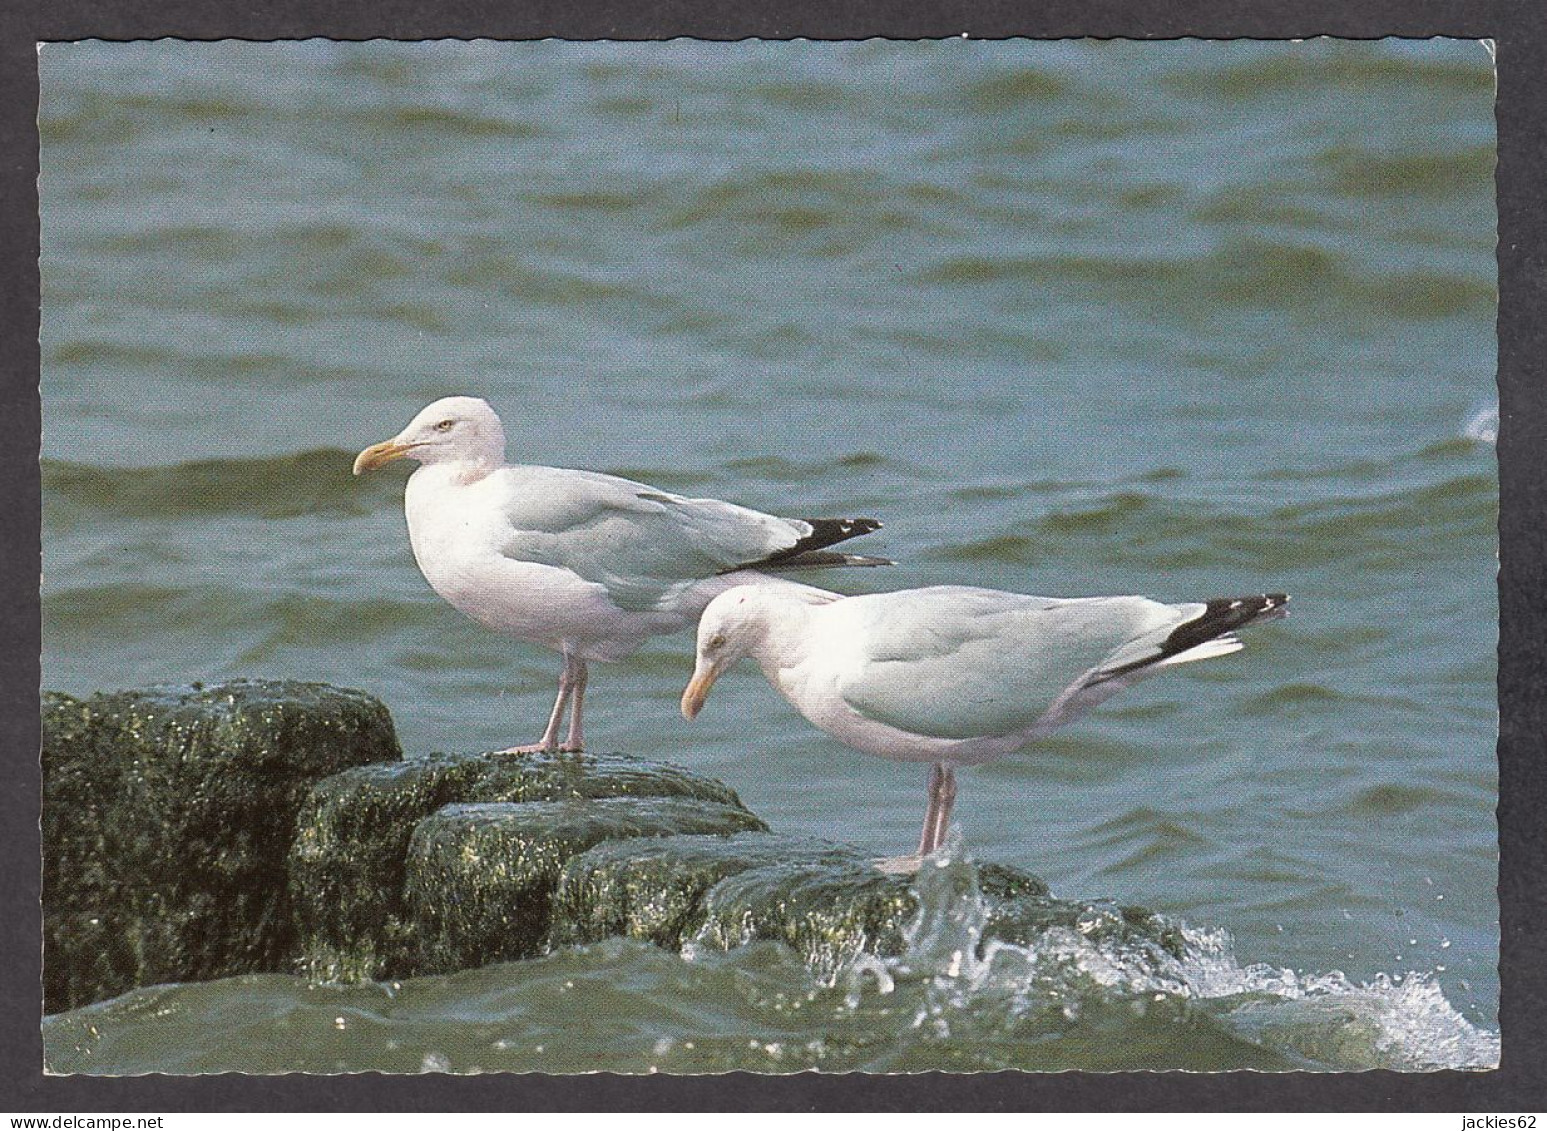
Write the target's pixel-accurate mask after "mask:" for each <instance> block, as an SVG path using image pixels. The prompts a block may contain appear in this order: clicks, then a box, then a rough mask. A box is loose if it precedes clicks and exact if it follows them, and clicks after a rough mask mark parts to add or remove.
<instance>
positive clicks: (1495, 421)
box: [1461, 401, 1499, 444]
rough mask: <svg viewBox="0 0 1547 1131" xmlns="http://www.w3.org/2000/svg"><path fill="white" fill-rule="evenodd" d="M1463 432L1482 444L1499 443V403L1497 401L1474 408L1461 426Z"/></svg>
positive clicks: (1470, 438) (1469, 438)
mask: <svg viewBox="0 0 1547 1131" xmlns="http://www.w3.org/2000/svg"><path fill="white" fill-rule="evenodd" d="M1461 434H1462V435H1463V436H1465V437H1466V438H1467V439H1468V440H1475V441H1477V442H1478V443H1480V444H1493V443H1497V442H1498V439H1499V405H1498V402H1497V401H1494V402H1492V403H1491V404H1486V405H1482V406H1481V407H1478V408H1474V409H1473V410H1472V411H1471V412H1470V413H1469V414H1468V415H1467V418H1466V423H1465V424H1463V425H1462V427H1461Z"/></svg>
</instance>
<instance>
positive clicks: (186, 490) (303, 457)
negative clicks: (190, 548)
mask: <svg viewBox="0 0 1547 1131" xmlns="http://www.w3.org/2000/svg"><path fill="white" fill-rule="evenodd" d="M353 461H354V453H353V452H348V451H344V450H342V449H339V448H314V449H312V450H310V451H304V452H296V453H293V454H290V455H282V456H271V457H265V458H259V459H211V460H196V461H192V462H188V463H176V464H169V465H164V466H159V467H134V468H121V467H98V466H94V465H92V464H84V463H72V462H69V461H65V460H55V459H44V460H42V461H41V467H42V480H43V500H44V512H43V513H44V521H45V523H47V524H55V525H57V524H65V523H68V522H72V521H81V520H85V519H91V518H98V517H100V518H107V519H112V520H121V519H153V518H188V517H193V516H199V515H212V514H248V515H255V516H258V517H261V518H276V519H277V518H293V517H296V516H298V515H309V514H346V515H360V514H366V513H369V512H370V511H371V510H373V509H375V508H376V506H378V505H380V504H381V503H382V501H383V500H384V499H386V498H387V497H388V496H391V497H393V498H396V497H397V496H398V494H399V493H400V491H401V488H400V487H398V486H397V485H396V484H392V483H389V482H388V481H387V480H378V481H373V480H367V481H364V482H362V481H361V480H358V479H355V478H354V477H353V476H351V475H350V473H349V468H350V465H351V464H352V463H353Z"/></svg>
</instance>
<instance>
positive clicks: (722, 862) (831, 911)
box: [553, 833, 1029, 972]
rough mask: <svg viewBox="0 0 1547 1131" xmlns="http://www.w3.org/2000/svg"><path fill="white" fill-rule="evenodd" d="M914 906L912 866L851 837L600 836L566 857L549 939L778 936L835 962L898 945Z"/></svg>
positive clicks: (819, 963)
mask: <svg viewBox="0 0 1547 1131" xmlns="http://www.w3.org/2000/svg"><path fill="white" fill-rule="evenodd" d="M1028 878H1029V877H1028ZM917 908H918V903H917V899H916V897H915V895H914V893H913V891H912V878H911V877H909V876H899V875H892V874H887V873H884V872H881V871H879V870H878V869H877V868H876V867H875V863H874V861H872V860H870V859H869V858H868V857H866V856H863V855H862V854H860V853H859V852H857V851H856V850H854V849H852V848H848V847H844V846H841V845H835V844H829V843H826V842H823V841H817V840H808V839H802V838H797V837H787V836H774V835H769V834H759V833H745V834H742V835H740V836H732V837H725V838H709V837H693V836H678V837H670V838H666V839H662V840H659V841H654V842H651V843H649V844H630V845H626V846H625V845H616V844H604V845H600V846H598V847H597V848H593V849H591V850H590V851H589V852H586V853H584V854H582V855H580V856H577V857H576V858H575V859H573V860H571V861H570V862H569V864H567V865H566V866H565V869H564V872H563V874H562V875H561V877H560V879H559V885H558V890H557V892H556V893H555V897H554V927H553V941H554V942H555V943H559V942H576V943H579V942H593V941H596V940H598V939H601V938H606V937H608V936H609V935H614V934H622V935H628V936H631V937H633V938H640V939H648V940H650V941H651V942H654V943H656V944H658V945H660V946H665V947H670V948H673V949H676V948H678V947H681V946H682V945H683V944H685V943H688V942H695V943H698V944H700V945H708V946H711V947H715V948H717V949H722V950H728V949H731V948H733V947H737V946H741V945H743V944H745V943H750V942H754V941H757V940H762V939H771V940H777V941H779V942H782V943H784V944H786V945H788V946H790V947H792V948H793V949H795V950H796V951H797V952H798V953H799V954H800V955H801V956H802V957H803V958H804V959H805V960H806V961H807V963H808V964H810V965H812V966H813V967H814V968H817V969H819V970H822V971H824V972H831V971H832V970H833V969H836V968H837V966H839V965H840V964H842V963H843V962H844V961H846V960H848V959H851V958H853V957H854V956H855V955H857V954H859V953H861V952H862V951H870V952H879V953H884V954H896V953H898V952H900V951H901V950H902V947H903V937H902V931H903V928H904V927H905V926H906V925H907V923H908V922H909V921H910V920H911V919H912V917H913V916H914V914H915V912H916V911H917Z"/></svg>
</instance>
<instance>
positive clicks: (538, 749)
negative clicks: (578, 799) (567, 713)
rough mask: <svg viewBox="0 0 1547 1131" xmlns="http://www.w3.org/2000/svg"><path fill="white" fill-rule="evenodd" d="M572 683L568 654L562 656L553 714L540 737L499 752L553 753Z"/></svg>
mask: <svg viewBox="0 0 1547 1131" xmlns="http://www.w3.org/2000/svg"><path fill="white" fill-rule="evenodd" d="M572 687H573V684H572V683H571V680H570V659H569V654H568V653H565V656H564V669H563V670H562V671H561V672H559V695H558V698H557V699H555V700H554V701H553V714H551V715H549V716H548V726H547V728H546V729H545V730H544V731H543V736H542V738H540V739H538V740H537V741H536V742H533V743H529V744H528V745H526V746H510V747H507V748H506V749H504V750H501V751H500V752H499V753H501V754H555V753H557V752H558V749H559V726H560V724H561V723H563V722H564V709H565V708H566V707H568V706H569V696H570V691H571V690H572Z"/></svg>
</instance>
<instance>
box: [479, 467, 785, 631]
mask: <svg viewBox="0 0 1547 1131" xmlns="http://www.w3.org/2000/svg"><path fill="white" fill-rule="evenodd" d="M498 474H499V475H501V476H502V483H501V484H500V510H501V515H502V518H503V521H504V524H505V529H503V530H502V531H501V532H500V537H499V539H498V541H499V544H500V550H501V552H502V553H503V554H504V555H505V556H506V557H509V558H514V559H516V560H519V561H531V562H539V563H541V564H544V565H550V566H557V567H559V568H562V569H567V570H570V571H572V572H573V573H575V574H576V575H578V576H579V577H582V578H584V579H585V580H587V581H590V582H594V583H596V584H598V585H601V586H603V587H605V588H606V590H607V593H608V595H609V597H610V598H611V599H612V601H613V602H614V603H615V604H616V605H618V606H619V607H620V608H623V609H627V610H629V611H632V612H642V611H648V610H664V609H669V608H670V607H671V606H672V604H673V602H674V601H675V599H676V598H677V597H678V595H680V594H681V592H682V591H683V590H684V589H686V588H687V587H688V586H690V585H692V584H694V583H695V582H697V581H700V580H702V579H704V578H707V577H712V576H714V575H715V574H719V573H724V572H726V571H727V570H732V569H736V568H738V567H740V566H743V565H747V564H751V563H757V562H760V561H762V560H764V559H767V558H769V557H772V556H775V555H779V554H782V553H784V552H786V551H789V550H791V549H793V548H795V547H796V546H797V545H798V544H799V543H800V542H801V541H802V540H803V539H805V538H807V537H808V536H810V535H811V533H812V530H813V527H812V524H811V523H809V522H806V521H804V520H801V519H787V518H778V517H776V516H774V515H769V514H763V513H762V512H760V511H755V510H752V509H750V508H748V507H742V506H737V505H736V504H734V503H726V502H721V501H720V500H718V499H690V498H684V497H683V496H680V495H674V494H671V493H670V492H666V491H660V490H657V489H655V488H653V487H649V486H646V485H645V484H643V483H635V482H633V481H631V480H628V479H621V478H618V477H617V476H612V475H602V474H598V473H595V472H587V471H569V470H564V469H560V468H547V467H507V468H504V469H502V471H500V472H499V473H498Z"/></svg>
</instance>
